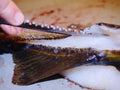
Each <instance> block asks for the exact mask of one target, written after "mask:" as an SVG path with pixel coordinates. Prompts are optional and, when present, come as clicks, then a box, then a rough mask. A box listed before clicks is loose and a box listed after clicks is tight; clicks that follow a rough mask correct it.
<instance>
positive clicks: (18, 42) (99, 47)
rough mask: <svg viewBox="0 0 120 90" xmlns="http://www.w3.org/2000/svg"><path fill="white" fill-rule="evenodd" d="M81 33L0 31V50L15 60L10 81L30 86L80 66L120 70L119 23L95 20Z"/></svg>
mask: <svg viewBox="0 0 120 90" xmlns="http://www.w3.org/2000/svg"><path fill="white" fill-rule="evenodd" d="M72 25H73V24H72ZM81 32H82V34H81V33H80V34H79V33H78V32H77V31H75V33H78V34H76V35H67V34H61V33H60V34H59V33H48V32H41V31H32V30H29V29H28V30H25V32H24V33H22V34H21V35H19V36H8V35H5V34H4V33H3V32H1V33H0V38H1V39H0V53H1V54H3V53H12V54H13V61H14V63H15V69H14V75H13V78H12V83H14V84H17V85H30V84H33V83H35V82H37V81H40V80H42V79H44V78H47V77H50V76H52V75H55V74H57V73H59V72H61V71H63V70H67V69H70V68H74V67H78V66H81V65H112V66H115V67H116V68H118V69H119V70H120V40H119V38H120V26H119V25H111V24H105V23H98V24H95V25H92V26H90V27H86V28H84V29H82V30H81ZM3 37H4V38H3Z"/></svg>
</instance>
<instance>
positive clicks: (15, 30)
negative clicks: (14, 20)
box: [0, 25, 23, 36]
mask: <svg viewBox="0 0 120 90" xmlns="http://www.w3.org/2000/svg"><path fill="white" fill-rule="evenodd" d="M0 27H1V28H2V29H3V30H4V31H5V32H6V33H7V34H9V35H12V36H16V35H19V34H21V32H22V31H23V30H22V29H21V28H18V27H13V26H8V25H0Z"/></svg>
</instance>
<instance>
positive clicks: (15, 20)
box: [0, 0, 24, 25]
mask: <svg viewBox="0 0 120 90" xmlns="http://www.w3.org/2000/svg"><path fill="white" fill-rule="evenodd" d="M3 1H5V4H4V2H3ZM0 2H3V3H0V5H2V4H4V5H2V6H0V8H1V9H0V16H1V17H2V18H4V19H5V20H6V21H8V22H9V23H11V24H13V25H20V24H21V23H22V22H23V21H24V16H23V14H22V12H21V11H20V9H19V8H18V7H17V6H16V5H15V3H14V2H13V1H11V0H1V1H0Z"/></svg>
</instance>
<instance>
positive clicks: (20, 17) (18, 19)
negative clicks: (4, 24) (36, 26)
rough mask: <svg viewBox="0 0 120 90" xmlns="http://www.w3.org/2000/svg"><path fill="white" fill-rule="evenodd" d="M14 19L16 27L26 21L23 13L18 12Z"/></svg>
mask: <svg viewBox="0 0 120 90" xmlns="http://www.w3.org/2000/svg"><path fill="white" fill-rule="evenodd" d="M14 19H15V23H16V25H20V24H21V23H22V22H23V21H24V16H23V14H22V13H21V12H17V13H16V14H15V17H14Z"/></svg>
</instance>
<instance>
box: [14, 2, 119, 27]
mask: <svg viewBox="0 0 120 90" xmlns="http://www.w3.org/2000/svg"><path fill="white" fill-rule="evenodd" d="M14 1H15V3H16V4H17V5H18V6H19V7H20V8H21V10H22V11H23V13H24V14H25V18H26V19H30V20H31V21H35V22H39V23H42V24H52V25H55V26H57V25H58V26H61V27H68V26H69V25H70V24H79V26H80V28H84V27H87V26H90V25H93V24H95V23H100V22H104V23H109V24H116V25H120V0H52V1H51V0H34V1H33V0H14Z"/></svg>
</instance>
